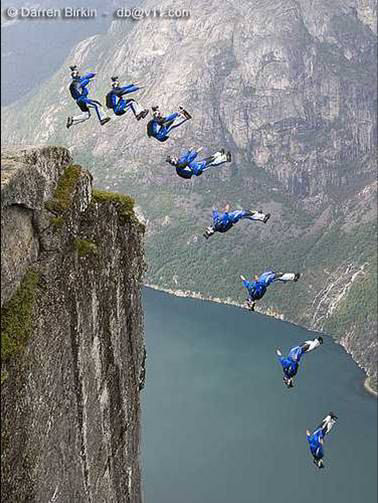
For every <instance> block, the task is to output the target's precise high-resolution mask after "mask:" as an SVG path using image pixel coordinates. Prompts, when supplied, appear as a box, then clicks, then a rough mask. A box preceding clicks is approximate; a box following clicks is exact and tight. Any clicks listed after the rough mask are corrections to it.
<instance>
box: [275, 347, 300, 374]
mask: <svg viewBox="0 0 378 503" xmlns="http://www.w3.org/2000/svg"><path fill="white" fill-rule="evenodd" d="M304 353H305V349H304V348H303V347H301V346H295V348H292V349H291V350H290V352H289V354H288V356H287V358H285V357H284V356H280V357H279V360H280V363H281V365H282V368H283V371H284V374H285V376H286V377H287V378H288V379H291V378H293V377H294V376H295V375H296V374H297V372H298V368H299V361H300V359H301V358H302V355H303V354H304Z"/></svg>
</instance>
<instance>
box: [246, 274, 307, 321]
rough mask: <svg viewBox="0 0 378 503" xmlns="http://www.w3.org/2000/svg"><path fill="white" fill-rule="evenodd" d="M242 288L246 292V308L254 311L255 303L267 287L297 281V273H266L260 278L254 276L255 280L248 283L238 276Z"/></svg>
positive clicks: (298, 276) (298, 275)
mask: <svg viewBox="0 0 378 503" xmlns="http://www.w3.org/2000/svg"><path fill="white" fill-rule="evenodd" d="M240 278H241V280H242V282H243V286H245V288H246V289H247V290H248V295H249V296H248V299H247V307H248V308H249V309H250V310H251V311H254V309H255V305H256V301H257V300H260V299H262V298H263V296H264V295H265V292H266V290H267V288H268V286H269V285H271V284H272V283H274V282H276V281H280V282H281V283H286V282H287V281H298V279H299V278H300V274H299V272H297V273H294V272H286V273H283V272H274V271H266V272H264V273H263V274H261V276H255V279H253V280H250V281H248V280H247V279H246V278H245V277H244V276H240Z"/></svg>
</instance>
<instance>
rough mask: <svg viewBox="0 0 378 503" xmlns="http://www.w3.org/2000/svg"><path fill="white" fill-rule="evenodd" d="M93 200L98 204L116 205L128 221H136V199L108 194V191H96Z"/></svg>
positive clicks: (93, 193)
mask: <svg viewBox="0 0 378 503" xmlns="http://www.w3.org/2000/svg"><path fill="white" fill-rule="evenodd" d="M92 197H93V200H94V201H95V202H96V203H115V204H116V205H118V207H119V209H120V214H121V215H122V216H123V217H124V218H125V219H127V220H129V219H135V213H134V199H133V198H131V197H130V196H125V195H124V194H118V193H117V192H107V191H106V190H97V189H94V190H93V192H92Z"/></svg>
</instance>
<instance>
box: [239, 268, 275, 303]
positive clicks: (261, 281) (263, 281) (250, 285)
mask: <svg viewBox="0 0 378 503" xmlns="http://www.w3.org/2000/svg"><path fill="white" fill-rule="evenodd" d="M276 279H278V278H277V273H275V272H273V271H267V272H264V273H263V274H261V276H260V277H259V278H258V279H257V280H253V281H248V280H246V279H244V280H243V286H245V287H246V289H247V290H248V293H249V297H250V299H251V300H252V301H255V300H259V299H261V298H262V297H263V296H264V294H265V292H266V289H267V287H268V286H269V285H270V284H271V283H273V281H275V280H276Z"/></svg>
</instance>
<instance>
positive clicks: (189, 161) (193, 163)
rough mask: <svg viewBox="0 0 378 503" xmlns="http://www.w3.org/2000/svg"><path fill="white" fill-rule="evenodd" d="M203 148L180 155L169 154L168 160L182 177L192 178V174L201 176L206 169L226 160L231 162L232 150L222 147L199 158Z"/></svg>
mask: <svg viewBox="0 0 378 503" xmlns="http://www.w3.org/2000/svg"><path fill="white" fill-rule="evenodd" d="M201 150H202V149H197V150H194V149H191V150H186V151H185V152H184V153H183V154H181V156H180V157H178V158H177V157H172V156H168V157H167V158H166V161H167V162H168V163H169V164H171V166H174V167H175V168H176V173H177V174H178V175H179V176H180V177H181V178H186V179H191V178H192V176H200V175H202V173H203V172H204V171H206V170H207V169H209V168H211V167H212V166H221V165H222V164H224V163H226V162H231V152H226V151H225V150H224V149H221V150H220V151H219V152H215V154H213V155H212V156H210V157H206V158H205V159H202V160H197V156H198V154H199V152H200V151H201Z"/></svg>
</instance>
